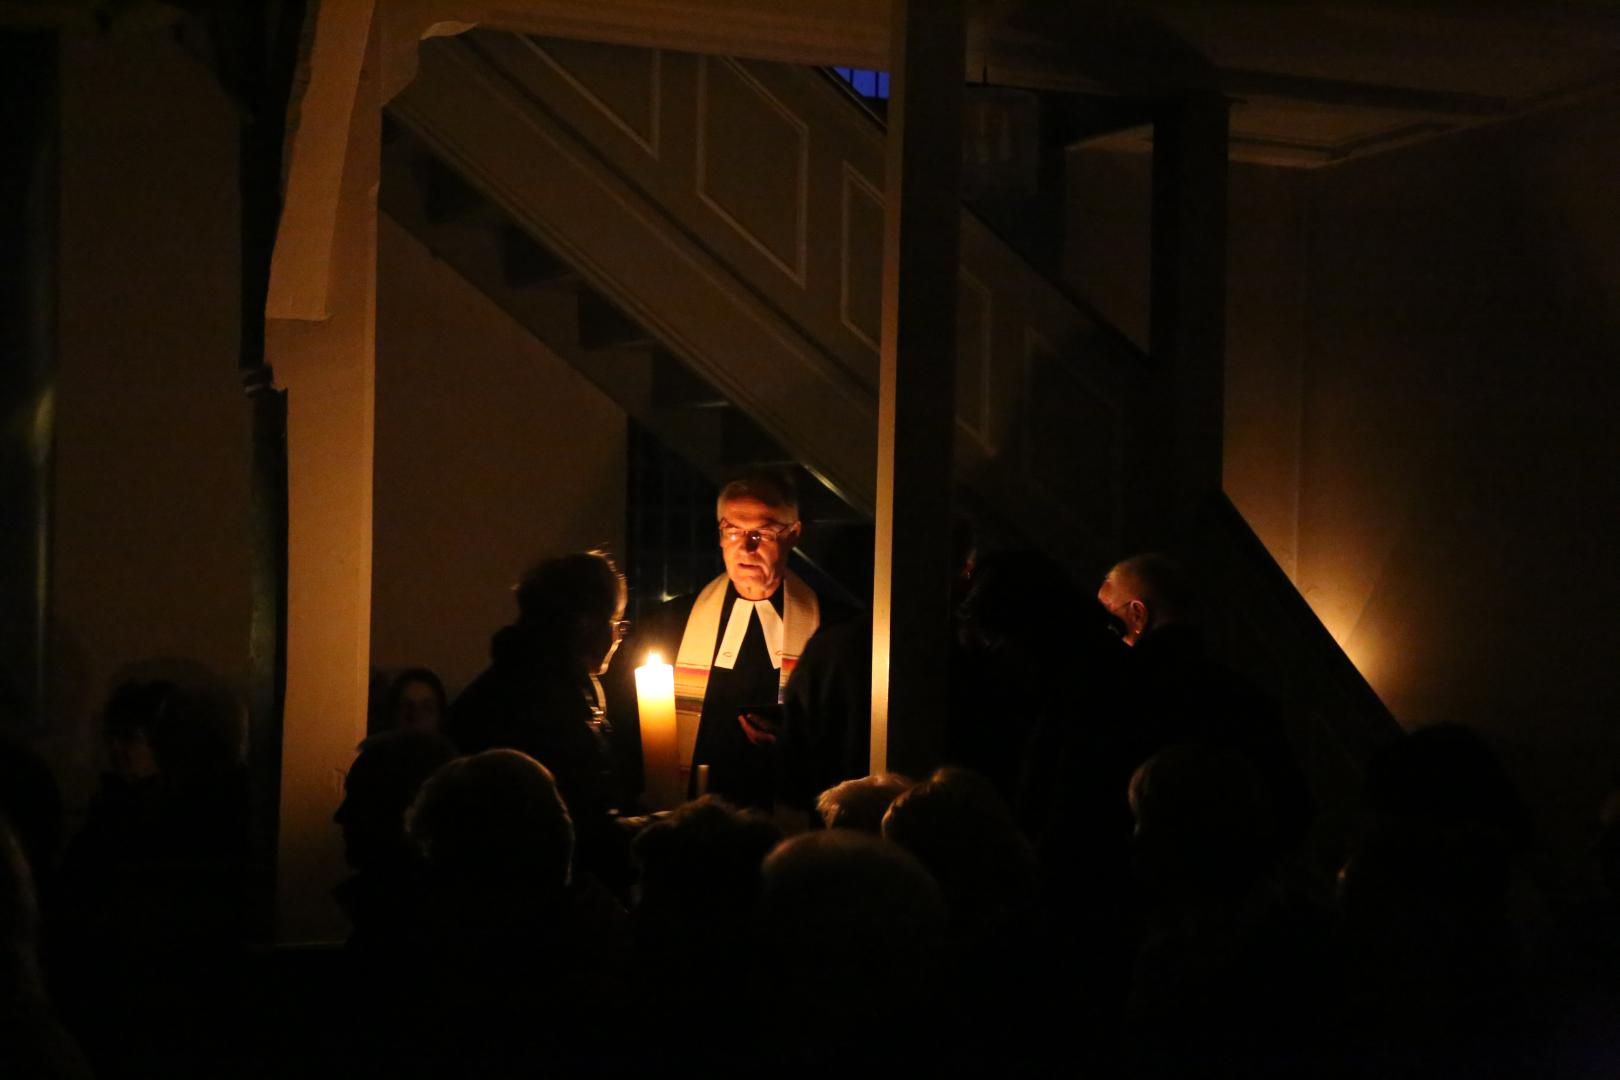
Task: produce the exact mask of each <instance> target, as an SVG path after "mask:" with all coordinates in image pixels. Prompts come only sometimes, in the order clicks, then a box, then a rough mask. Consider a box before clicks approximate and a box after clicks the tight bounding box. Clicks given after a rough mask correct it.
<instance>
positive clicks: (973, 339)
mask: <svg viewBox="0 0 1620 1080" xmlns="http://www.w3.org/2000/svg"><path fill="white" fill-rule="evenodd" d="M991 315H992V309H991V300H990V290H989V288H988V287H987V286H986V285H985V284H984V282H982V281H980V280H979V279H978V278H976V277H974V276H973V275H972V274H970V273H968V272H967V271H966V270H958V271H957V274H956V418H957V420H958V421H959V422H960V423H961V424H962V426H963V427H965V428H967V430H968V432H969V433H970V434H972V435H973V437H974V438H976V439H978V440H979V442H980V443H982V444H984V447H985V449H986V450H990V449H992V447H991V442H990V400H991V399H990V370H991V364H992V357H991V351H990V350H991V341H992V338H991V326H992V320H991Z"/></svg>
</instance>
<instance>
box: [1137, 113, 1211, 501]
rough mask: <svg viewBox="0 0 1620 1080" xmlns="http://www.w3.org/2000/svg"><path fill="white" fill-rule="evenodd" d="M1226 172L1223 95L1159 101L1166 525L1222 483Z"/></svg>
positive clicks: (1157, 201)
mask: <svg viewBox="0 0 1620 1080" xmlns="http://www.w3.org/2000/svg"><path fill="white" fill-rule="evenodd" d="M1226 169H1227V102H1226V99H1225V98H1224V97H1222V96H1221V95H1220V94H1219V93H1218V92H1217V91H1214V90H1206V89H1198V90H1188V91H1185V92H1183V93H1181V94H1178V95H1177V96H1175V97H1174V98H1171V99H1169V100H1167V101H1164V102H1162V103H1160V104H1159V106H1158V107H1157V108H1156V110H1155V114H1154V123H1153V239H1152V244H1153V278H1152V290H1153V292H1152V315H1151V325H1150V335H1151V340H1152V345H1151V352H1152V354H1153V357H1154V360H1155V361H1156V362H1157V363H1158V370H1159V377H1160V387H1161V393H1160V403H1161V405H1160V407H1161V412H1162V422H1161V427H1162V429H1163V432H1164V439H1163V440H1162V443H1161V445H1162V446H1163V448H1164V453H1165V457H1164V461H1163V464H1164V467H1165V470H1166V472H1165V476H1164V479H1165V481H1166V485H1165V487H1164V490H1165V491H1166V494H1167V501H1166V504H1165V505H1164V506H1163V507H1162V508H1161V509H1162V515H1161V521H1162V522H1163V523H1164V524H1166V525H1168V524H1170V523H1171V522H1176V521H1181V520H1185V518H1186V517H1187V515H1188V514H1190V513H1191V512H1193V511H1194V510H1195V509H1196V508H1197V507H1198V506H1199V505H1200V504H1201V503H1202V502H1203V500H1204V499H1205V498H1207V497H1208V496H1209V495H1210V494H1212V493H1214V492H1218V491H1220V490H1221V427H1222V418H1223V413H1224V400H1223V395H1224V382H1225V380H1224V374H1225V363H1226Z"/></svg>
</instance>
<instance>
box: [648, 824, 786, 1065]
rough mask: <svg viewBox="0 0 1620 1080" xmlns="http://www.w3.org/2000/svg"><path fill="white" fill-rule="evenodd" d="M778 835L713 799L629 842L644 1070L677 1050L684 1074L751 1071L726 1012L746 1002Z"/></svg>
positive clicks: (746, 1046) (745, 1045)
mask: <svg viewBox="0 0 1620 1080" xmlns="http://www.w3.org/2000/svg"><path fill="white" fill-rule="evenodd" d="M781 839H782V831H781V830H780V829H779V828H777V826H776V825H775V824H774V823H773V822H772V821H771V820H770V819H768V818H766V817H763V816H761V815H760V814H759V813H758V812H756V811H750V810H738V809H736V808H735V807H732V806H731V805H729V804H728V803H726V802H725V801H724V800H722V799H720V798H719V797H717V796H714V795H706V796H704V797H703V798H701V799H698V800H696V801H695V802H690V803H687V804H685V805H684V806H681V807H680V808H678V809H677V810H675V812H674V813H673V814H671V815H670V816H669V817H668V818H667V819H665V820H662V821H659V822H657V823H655V824H653V825H650V826H649V827H647V828H646V829H645V830H643V831H642V832H641V833H640V834H639V835H638V836H637V837H636V840H635V845H634V851H635V858H636V862H637V864H638V865H639V867H640V870H641V874H640V879H639V882H638V886H637V903H636V908H635V912H634V914H633V923H634V928H635V945H636V958H637V971H638V976H637V979H636V984H637V986H638V987H639V988H640V994H639V997H638V999H637V1008H636V1009H635V1010H634V1012H633V1013H632V1014H631V1015H633V1016H634V1017H635V1019H634V1020H633V1021H631V1022H632V1023H635V1024H636V1025H638V1026H641V1027H650V1028H652V1029H654V1031H655V1032H656V1034H653V1035H652V1037H651V1038H650V1039H649V1049H650V1050H651V1051H652V1052H651V1053H650V1054H645V1055H643V1060H642V1062H641V1064H642V1065H644V1066H651V1067H655V1068H658V1069H661V1070H662V1069H668V1068H669V1067H670V1065H671V1062H670V1060H669V1058H668V1054H669V1053H670V1050H669V1048H670V1047H679V1048H680V1049H679V1052H678V1056H679V1058H680V1064H681V1068H682V1069H683V1070H684V1071H685V1072H686V1073H688V1074H690V1075H722V1076H725V1075H734V1074H737V1073H740V1072H743V1071H746V1070H748V1069H750V1068H751V1067H752V1066H753V1065H754V1064H755V1063H754V1061H753V1060H752V1057H751V1051H752V1049H753V1047H752V1044H751V1042H750V1041H749V1040H747V1039H738V1038H736V1037H735V1036H734V1035H733V1028H732V1026H731V1024H730V1023H729V1022H728V1021H729V1020H730V1019H731V1018H729V1017H728V1016H727V1015H726V1007H727V1006H726V1003H728V1002H731V1003H737V1004H738V1005H739V1007H742V1006H741V1003H742V1001H743V1000H744V991H745V989H746V987H747V985H748V983H747V980H748V975H749V963H750V959H751V953H750V949H751V946H752V944H753V941H752V936H751V931H752V928H753V919H754V911H755V908H756V906H757V904H758V901H759V892H760V882H761V877H760V865H761V863H762V862H763V861H764V859H765V856H766V855H767V854H769V853H770V851H771V849H772V848H774V847H775V846H776V845H777V843H778V842H779V841H780V840H781Z"/></svg>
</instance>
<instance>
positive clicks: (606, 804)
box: [449, 551, 630, 891]
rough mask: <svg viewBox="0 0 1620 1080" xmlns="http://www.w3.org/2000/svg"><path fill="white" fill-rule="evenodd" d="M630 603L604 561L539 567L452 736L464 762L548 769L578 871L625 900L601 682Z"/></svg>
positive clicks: (622, 843) (587, 556) (581, 559)
mask: <svg viewBox="0 0 1620 1080" xmlns="http://www.w3.org/2000/svg"><path fill="white" fill-rule="evenodd" d="M624 601H625V585H624V577H623V575H621V574H620V573H619V571H618V568H617V567H616V566H614V565H613V562H612V560H611V559H609V558H608V557H607V556H606V555H605V554H603V553H601V552H596V551H591V552H584V553H580V554H574V555H564V556H561V557H558V558H553V559H546V560H544V561H543V562H541V563H539V564H537V565H536V566H535V567H534V568H533V569H532V570H530V571H529V573H528V574H526V575H525V576H524V578H523V582H522V583H521V584H520V585H519V586H518V589H517V605H518V618H517V621H516V622H515V623H513V624H512V625H510V626H507V627H504V628H503V629H502V630H501V631H500V632H499V633H497V634H496V635H495V638H494V641H493V642H492V643H491V645H490V655H491V658H492V663H491V664H490V666H489V668H488V669H487V670H486V671H484V673H483V674H481V675H479V676H478V678H476V679H474V680H473V682H472V684H471V685H470V686H468V687H467V689H466V690H464V691H462V693H461V695H460V696H459V697H457V698H456V702H455V705H454V707H453V708H452V710H451V716H450V726H449V734H450V737H451V739H452V740H453V741H454V742H455V744H456V746H457V748H458V749H459V750H461V752H462V753H468V754H471V753H478V752H480V751H482V750H488V749H491V748H495V747H508V748H511V749H515V750H521V751H523V752H524V753H525V754H528V755H529V756H530V757H533V758H534V759H535V760H537V761H539V762H540V763H541V764H543V765H545V767H546V768H547V769H548V770H550V772H551V775H552V776H554V777H555V778H556V781H557V786H558V788H559V789H560V790H561V792H562V797H563V801H564V802H566V803H567V805H568V812H569V815H570V816H571V818H572V820H573V828H574V830H575V835H576V838H577V843H578V849H577V851H576V855H575V859H576V865H577V866H578V868H579V869H580V870H581V871H584V872H589V873H591V874H593V875H595V876H596V877H598V878H600V879H601V880H602V881H603V882H604V883H606V884H608V885H609V886H610V887H611V888H614V889H616V890H620V891H622V890H624V889H627V888H628V887H629V884H630V862H629V844H628V839H627V837H626V836H625V834H624V832H623V830H622V829H621V828H620V826H619V824H618V822H617V820H616V819H617V816H618V811H619V807H620V804H621V800H622V791H621V787H620V784H619V780H618V776H617V773H616V769H615V766H614V757H613V750H612V745H611V743H612V738H613V732H612V729H611V728H610V727H609V726H608V723H607V720H606V718H605V716H604V714H603V708H602V697H601V684H600V683H599V682H598V681H597V676H598V675H599V674H600V673H601V672H603V671H604V670H606V668H607V665H608V662H609V661H610V660H611V659H612V656H613V653H614V650H615V649H616V648H617V647H618V644H619V641H620V640H621V638H622V637H623V636H624V634H625V633H626V631H627V629H628V624H627V623H625V622H624V621H623V617H624Z"/></svg>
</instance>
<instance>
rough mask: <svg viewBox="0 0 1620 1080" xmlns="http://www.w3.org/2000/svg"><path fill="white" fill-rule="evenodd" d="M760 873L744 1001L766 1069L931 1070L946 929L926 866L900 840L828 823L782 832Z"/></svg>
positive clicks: (802, 1072)
mask: <svg viewBox="0 0 1620 1080" xmlns="http://www.w3.org/2000/svg"><path fill="white" fill-rule="evenodd" d="M764 875H765V882H764V890H763V892H762V893H761V896H760V907H759V914H758V918H757V922H756V926H757V934H758V953H757V960H758V972H759V980H760V981H759V984H758V987H759V988H758V993H757V995H756V996H753V997H750V998H745V999H743V1000H744V1001H747V1002H748V1003H749V1004H748V1005H747V1006H746V1008H747V1012H746V1014H745V1015H746V1016H747V1019H748V1022H749V1023H750V1024H755V1025H757V1029H756V1030H757V1033H758V1035H759V1037H760V1058H761V1062H762V1066H763V1067H762V1069H761V1071H764V1072H766V1073H768V1074H771V1075H782V1074H786V1075H789V1076H801V1075H806V1076H807V1075H812V1074H814V1075H825V1073H826V1070H829V1069H836V1068H842V1067H847V1063H848V1062H850V1061H856V1060H859V1061H861V1062H862V1063H863V1067H865V1068H868V1069H873V1070H876V1071H877V1072H879V1073H880V1074H881V1073H882V1072H885V1071H887V1070H890V1069H896V1068H901V1067H907V1068H917V1069H919V1070H922V1071H925V1070H926V1069H927V1068H928V1065H929V1063H930V1062H932V1061H935V1060H937V1055H936V1054H935V1053H934V1051H935V1049H936V1047H937V1046H938V1042H939V1039H938V1034H939V1033H938V1031H937V1028H936V1026H935V1025H936V1024H937V1014H936V1010H937V1006H938V1004H939V1001H938V995H939V993H940V989H941V988H940V986H939V980H938V974H939V971H940V970H941V967H940V965H941V956H940V954H941V950H942V948H943V943H944V936H945V927H946V911H945V900H944V897H943V896H942V895H941V893H940V891H939V886H938V885H936V884H935V883H934V880H933V878H932V877H930V876H929V874H928V871H927V870H925V869H924V868H923V866H922V864H921V863H919V862H918V861H917V859H916V858H915V857H914V856H912V855H911V854H909V853H908V852H906V851H905V850H904V849H903V848H900V847H899V846H897V845H895V844H891V843H888V842H886V841H883V840H879V839H877V838H876V837H872V836H867V835H866V834H864V833H858V832H854V831H852V830H849V829H830V830H827V831H824V832H812V833H804V834H801V835H799V836H795V837H793V838H792V839H789V840H786V841H784V842H783V843H782V844H781V846H779V847H778V848H777V849H776V850H775V851H774V852H772V853H771V855H770V857H769V858H767V859H766V860H765V867H764ZM739 1007H743V1006H742V1002H739ZM728 1019H729V1016H728Z"/></svg>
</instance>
